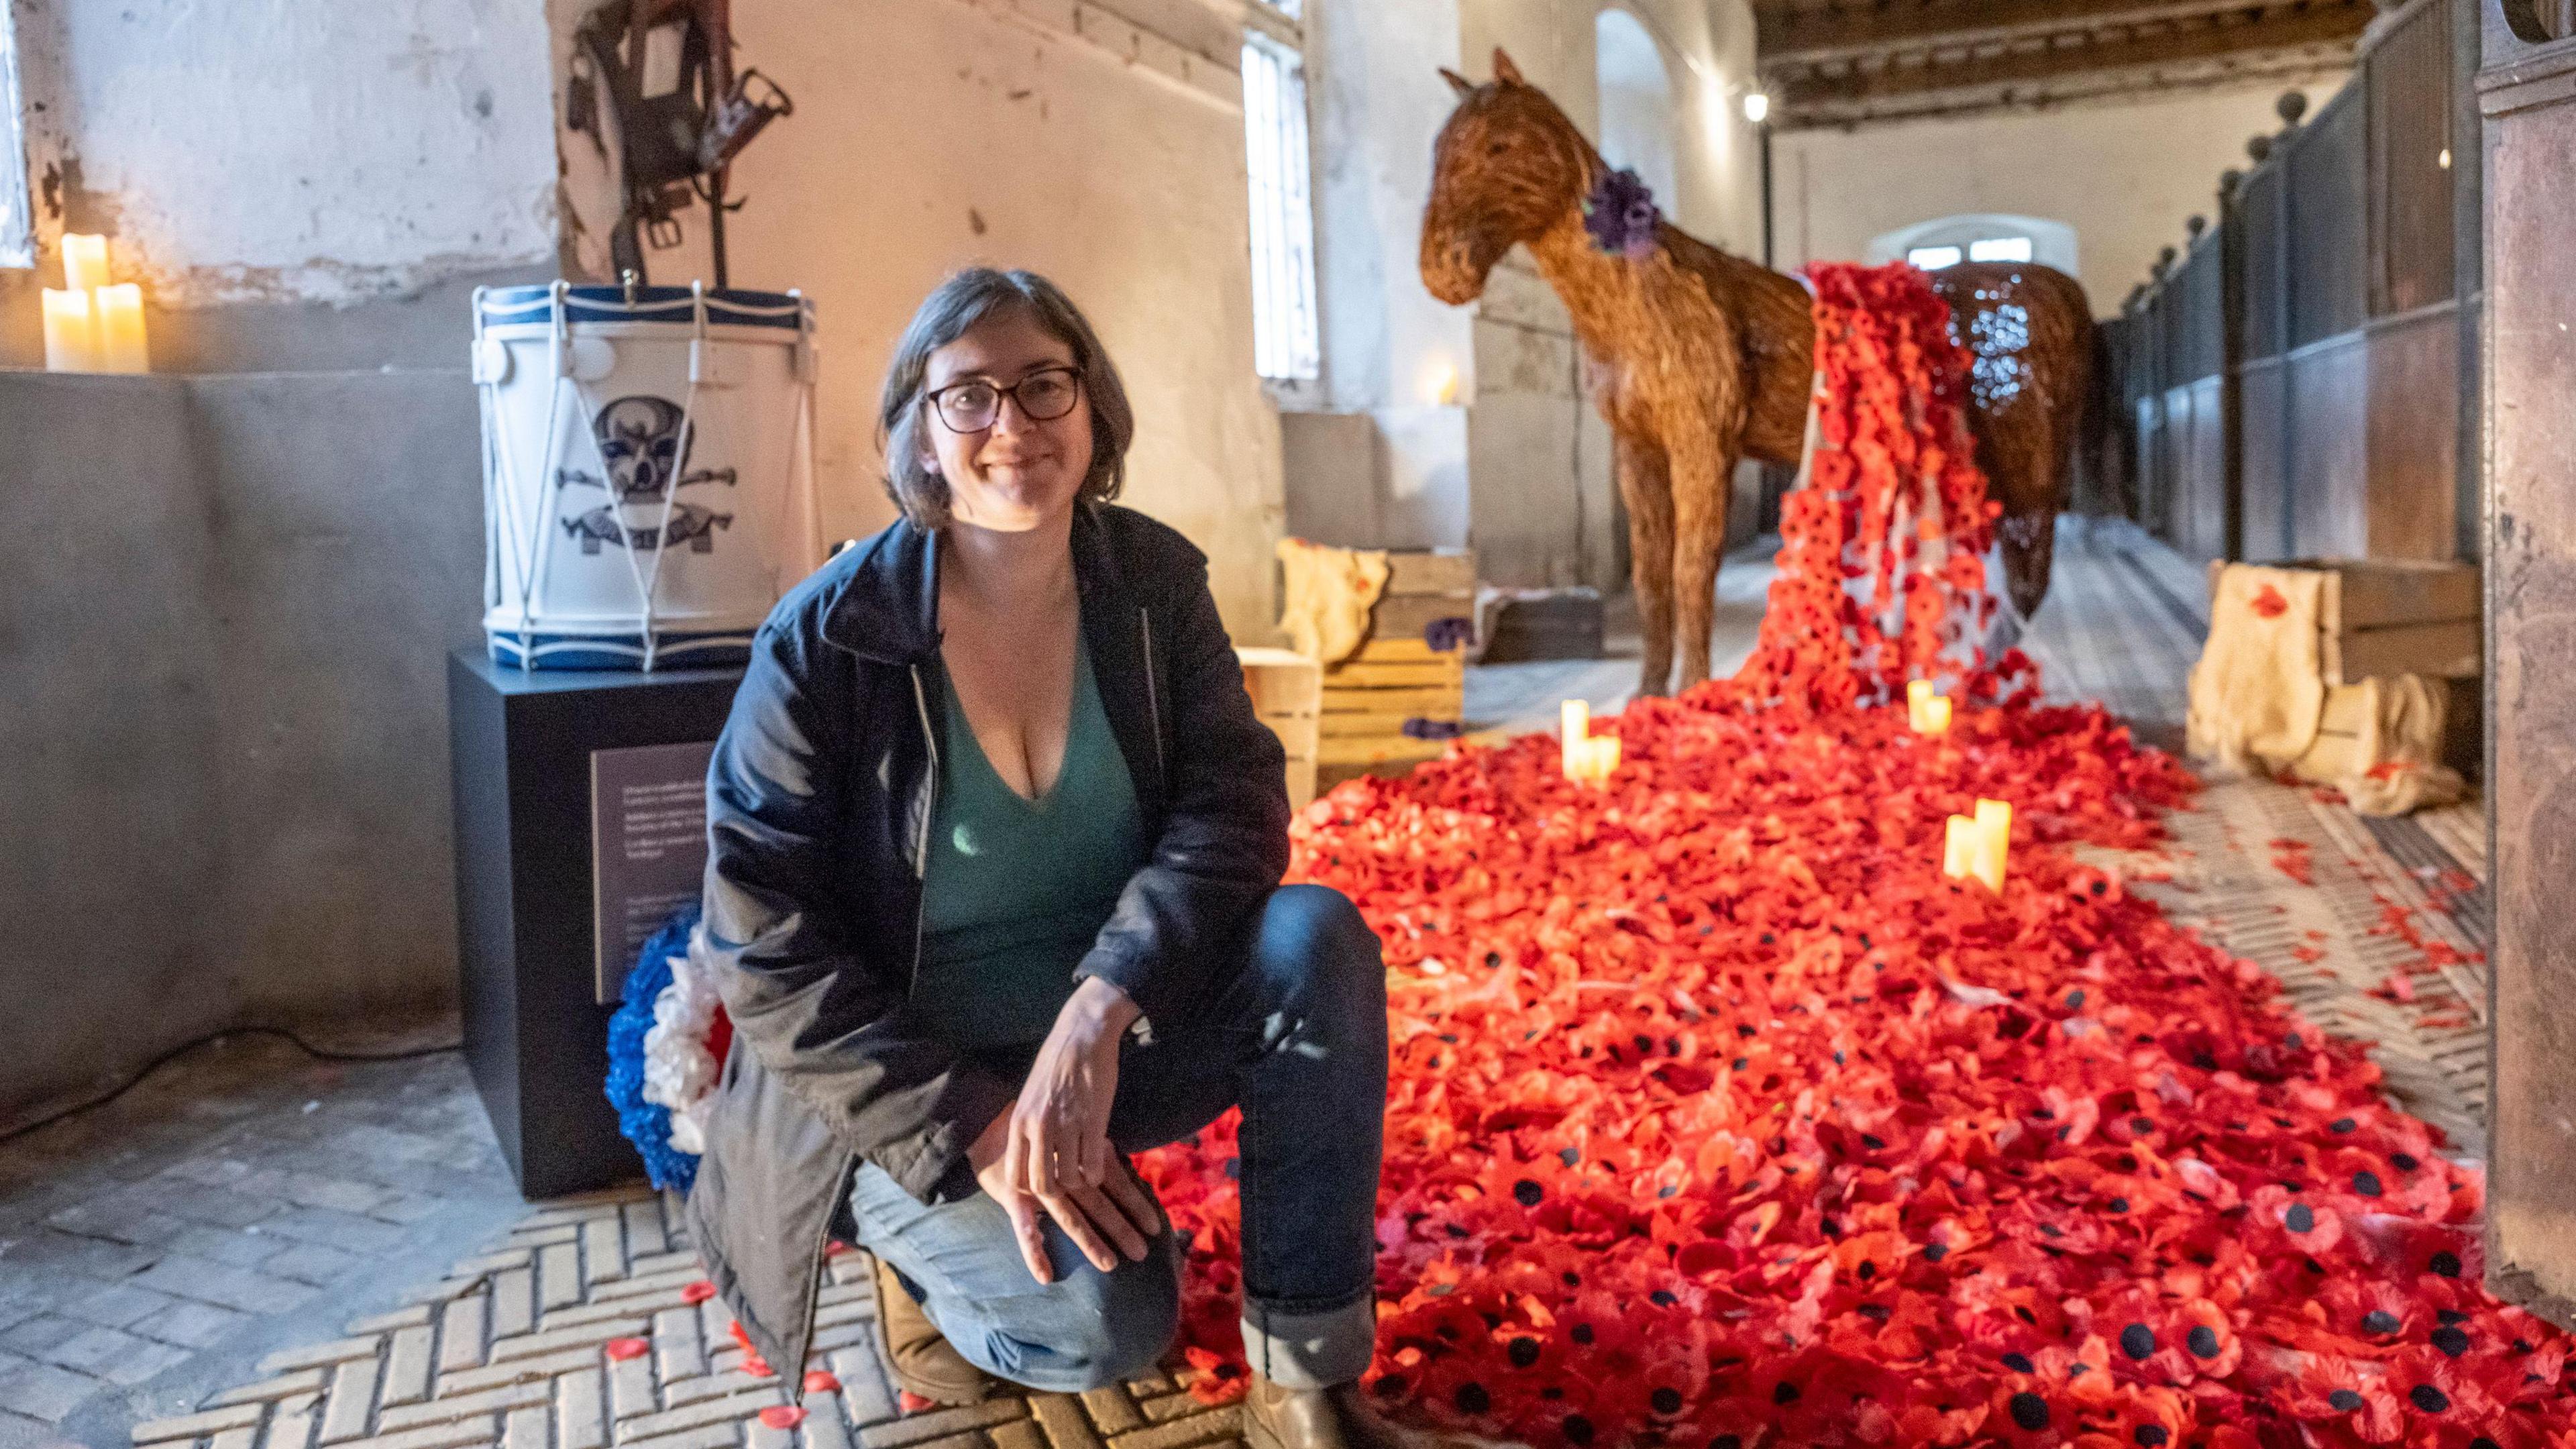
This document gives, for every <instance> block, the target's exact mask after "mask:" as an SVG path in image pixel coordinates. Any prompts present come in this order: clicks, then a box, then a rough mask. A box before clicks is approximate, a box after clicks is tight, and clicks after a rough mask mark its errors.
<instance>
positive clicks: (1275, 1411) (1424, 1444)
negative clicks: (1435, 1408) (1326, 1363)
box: [1243, 1374, 1493, 1449]
mask: <svg viewBox="0 0 2576 1449" xmlns="http://www.w3.org/2000/svg"><path fill="white" fill-rule="evenodd" d="M1243 1442H1244V1445H1245V1449H1469V1446H1476V1449H1492V1446H1493V1441H1491V1440H1486V1439H1478V1438H1475V1437H1473V1436H1472V1435H1466V1434H1448V1433H1439V1432H1435V1431H1432V1430H1426V1429H1408V1428H1404V1427H1401V1426H1399V1425H1396V1424H1391V1423H1388V1422H1387V1421H1386V1419H1385V1418H1384V1417H1382V1416H1381V1415H1380V1414H1379V1413H1378V1412H1377V1410H1376V1409H1374V1408H1372V1407H1370V1405H1369V1403H1368V1401H1367V1399H1366V1398H1364V1397H1363V1396H1362V1395H1361V1393H1360V1386H1359V1385H1358V1384H1336V1385H1334V1386H1333V1387H1331V1388H1329V1389H1283V1388H1281V1387H1279V1386H1278V1385H1277V1384H1274V1383H1272V1382H1271V1381H1270V1380H1268V1379H1266V1378H1264V1377H1262V1376H1261V1375H1259V1374H1254V1375H1253V1376H1252V1387H1251V1389H1250V1391H1248V1392H1247V1393H1245V1395H1244V1396H1243Z"/></svg>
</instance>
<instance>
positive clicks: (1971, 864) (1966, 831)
mask: <svg viewBox="0 0 2576 1449" xmlns="http://www.w3.org/2000/svg"><path fill="white" fill-rule="evenodd" d="M1976 863H1977V822H1976V821H1975V820H1974V819H1972V818H1970V817H1968V816H1965V815H1953V816H1951V817H1950V828H1949V831H1948V833H1946V834H1945V835H1943V836H1942V838H1941V874H1943V875H1945V876H1948V877H1949V878H1950V879H1952V880H1957V879H1959V878H1960V877H1962V876H1964V875H1966V874H1967V873H1968V872H1969V871H1970V870H1972V869H1974V868H1975V866H1976Z"/></svg>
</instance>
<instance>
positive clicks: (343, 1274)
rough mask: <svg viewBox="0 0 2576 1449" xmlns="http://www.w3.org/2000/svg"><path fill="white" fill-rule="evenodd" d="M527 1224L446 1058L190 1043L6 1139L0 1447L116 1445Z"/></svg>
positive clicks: (1, 1210) (243, 1042)
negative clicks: (115, 1087)
mask: <svg viewBox="0 0 2576 1449" xmlns="http://www.w3.org/2000/svg"><path fill="white" fill-rule="evenodd" d="M526 1212H527V1204H526V1203H524V1202H522V1201H521V1200H520V1198H519V1195H518V1192H517V1190H516V1189H515V1188H514V1187H513V1186H512V1185H511V1183H510V1178H509V1174H508V1172H507V1171H506V1169H504V1168H503V1166H502V1164H501V1160H500V1154H499V1152H498V1150H497V1149H496V1148H495V1147H494V1145H493V1142H492V1136H491V1131H490V1129H489V1128H488V1127H486V1126H485V1125H484V1123H483V1119H482V1106H481V1104H480V1103H479V1102H477V1101H476V1100H475V1098H474V1095H473V1091H472V1088H471V1087H470V1086H469V1085H468V1084H467V1082H466V1078H465V1072H464V1068H463V1064H462V1061H461V1060H460V1059H459V1058H458V1057H457V1056H455V1055H454V1054H452V1053H450V1054H446V1055H441V1056H433V1057H426V1058H420V1059H415V1060H411V1061H402V1062H385V1063H365V1064H330V1063H323V1062H317V1061H315V1060H313V1059H312V1058H310V1057H307V1056H305V1055H304V1054H303V1053H301V1052H299V1051H297V1050H295V1049H294V1048H293V1047H292V1046H290V1045H289V1044H287V1043H285V1042H283V1041H280V1040H278V1039H276V1038H272V1037H257V1036H250V1037H234V1038H229V1039H227V1040H226V1041H225V1042H224V1043H223V1044H222V1045H220V1046H208V1047H205V1048H201V1049H199V1050H198V1051H196V1052H194V1053H191V1054H190V1055H188V1056H186V1057H183V1058H181V1059H180V1060H178V1061H176V1062H174V1063H172V1064H171V1065H169V1066H168V1067H165V1068H163V1069H162V1070H161V1071H159V1072H157V1073H155V1074H153V1075H152V1076H151V1077H148V1078H146V1079H145V1080H144V1081H143V1083H142V1084H140V1085H139V1086H137V1087H136V1088H135V1089H133V1090H132V1091H130V1092H128V1093H127V1094H125V1095H124V1096H123V1097H121V1098H119V1099H117V1100H116V1101H115V1102H113V1103H110V1104H109V1105H107V1106H105V1107H101V1108H99V1109H97V1110H95V1111H92V1112H88V1113H84V1114H81V1115H79V1116H75V1117H72V1118H69V1119H67V1120H65V1121H63V1122H61V1123H58V1124H56V1125H54V1126H51V1127H48V1128H44V1129H42V1130H40V1131H37V1132H35V1133H32V1134H30V1135H28V1136H25V1137H21V1138H19V1139H17V1140H16V1141H14V1142H11V1143H9V1144H7V1145H6V1146H0V1449H19V1446H25V1445H36V1444H47V1443H54V1442H77V1443H88V1444H92V1445H100V1446H105V1445H121V1444H123V1443H125V1442H126V1437H125V1430H126V1427H127V1426H128V1425H130V1424H133V1423H135V1422H137V1421H138V1420H143V1419H152V1418H159V1417H163V1416H164V1415H166V1414H168V1413H171V1412H175V1411H177V1410H180V1409H183V1408H193V1407H194V1406H195V1405H196V1403H197V1402H198V1401H199V1400H200V1399H201V1398H202V1397H203V1396H205V1395H206V1394H208V1393H210V1392H213V1391H215V1390H218V1389H221V1388H224V1387H227V1386H229V1385H230V1384H232V1383H236V1382H239V1381H240V1376H241V1373H242V1371H243V1370H245V1369H248V1368H250V1367H251V1366H252V1365H254V1364H255V1362H256V1361H257V1360H258V1359H259V1358H260V1357H261V1356H263V1355H265V1354H267V1353H270V1352H272V1351H274V1350H275V1349H277V1348H278V1347H280V1346H281V1345H284V1344H288V1343H296V1342H303V1341H308V1340H310V1339H313V1338H315V1337H321V1336H327V1335H329V1334H331V1333H335V1332H336V1331H337V1330H338V1329H339V1328H340V1326H341V1325H342V1324H343V1323H344V1322H345V1321H346V1320H347V1319H348V1318H349V1316H350V1315H351V1314H352V1312H356V1311H369V1310H372V1309H374V1308H378V1307H390V1306H393V1305H394V1304H396V1303H398V1302H399V1301H401V1298H402V1296H403V1294H404V1293H405V1292H406V1291H408V1290H411V1289H414V1288H416V1287H418V1286H419V1285H420V1284H422V1283H426V1282H430V1281H434V1280H436V1279H437V1278H438V1277H439V1276H440V1275H441V1272H442V1271H443V1269H444V1268H445V1266H446V1265H447V1264H448V1263H450V1262H452V1261H453V1260H454V1259H456V1258H457V1257H458V1256H459V1255H460V1254H461V1253H463V1252H465V1251H467V1250H469V1249H470V1248H472V1247H474V1246H475V1245H477V1244H479V1243H482V1242H484V1241H487V1240H489V1239H490V1238H491V1237H492V1236H493V1235H494V1234H496V1233H499V1232H502V1231H505V1230H506V1229H507V1228H508V1227H509V1225H510V1224H511V1223H512V1222H514V1221H516V1220H517V1219H518V1218H519V1217H521V1216H522V1215H524V1214H525V1213H526ZM228 1449H229V1446H228Z"/></svg>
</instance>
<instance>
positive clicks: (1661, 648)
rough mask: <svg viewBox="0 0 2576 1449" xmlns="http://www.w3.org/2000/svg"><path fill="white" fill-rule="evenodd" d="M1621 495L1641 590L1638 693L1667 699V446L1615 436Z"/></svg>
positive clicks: (1632, 571)
mask: <svg viewBox="0 0 2576 1449" xmlns="http://www.w3.org/2000/svg"><path fill="white" fill-rule="evenodd" d="M1611 436H1612V441H1613V442H1614V443H1615V444H1616V445H1617V450H1618V461H1619V496H1620V497H1621V498H1624V499H1625V500H1627V504H1628V569H1629V576H1630V579H1631V581H1632V582H1633V583H1634V584H1635V586H1636V590H1637V633H1638V636H1639V638H1640V640H1641V641H1642V643H1643V645H1644V648H1643V654H1644V658H1643V659H1642V660H1641V661H1640V664H1639V667H1638V671H1637V692H1638V693H1639V694H1663V693H1665V692H1666V691H1668V690H1670V689H1671V688H1672V680H1673V486H1672V477H1671V474H1670V472H1669V471H1668V469H1667V466H1666V459H1665V456H1664V450H1663V449H1662V447H1660V446H1658V445H1657V444H1655V443H1653V442H1651V441H1642V440H1638V439H1632V438H1630V437H1629V436H1627V435H1626V434H1624V433H1613V434H1612V435H1611Z"/></svg>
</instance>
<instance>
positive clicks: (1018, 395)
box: [925, 367, 1082, 433]
mask: <svg viewBox="0 0 2576 1449" xmlns="http://www.w3.org/2000/svg"><path fill="white" fill-rule="evenodd" d="M925 396H927V397H928V398H929V400H930V407H931V410H932V411H933V412H936V413H937V414H939V420H940V421H941V422H943V423H946V424H947V425H948V430H949V431H950V432H952V433H980V432H982V431H984V430H985V429H986V428H989V427H991V426H992V425H993V424H994V422H995V420H997V419H999V418H1000V417H1001V416H1002V399H1004V398H1006V397H1007V398H1009V399H1010V400H1011V401H1013V402H1015V403H1018V404H1019V405H1020V415H1021V416H1023V417H1025V418H1028V419H1029V420H1030V421H1032V422H1040V423H1045V422H1053V421H1054V420H1056V419H1057V418H1060V417H1063V416H1064V415H1065V414H1066V413H1069V412H1072V411H1073V405H1074V404H1075V403H1077V402H1079V401H1081V400H1082V373H1081V371H1080V369H1077V368H1071V367H1042V368H1039V369H1038V370H1037V371H1035V372H1032V373H1030V374H1029V375H1028V376H1026V377H1023V378H1021V379H1020V380H1019V381H1018V382H1015V383H1012V384H1011V385H1010V386H1009V387H1004V386H1002V385H1001V384H1000V383H997V382H994V381H993V380H992V379H990V378H983V377H970V378H967V379H965V380H964V381H962V382H952V383H950V384H948V385H947V386H946V387H943V388H939V389H937V390H935V391H933V392H930V393H927V394H925Z"/></svg>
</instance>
